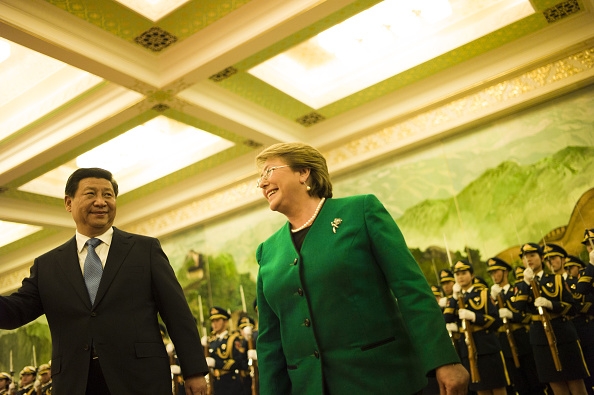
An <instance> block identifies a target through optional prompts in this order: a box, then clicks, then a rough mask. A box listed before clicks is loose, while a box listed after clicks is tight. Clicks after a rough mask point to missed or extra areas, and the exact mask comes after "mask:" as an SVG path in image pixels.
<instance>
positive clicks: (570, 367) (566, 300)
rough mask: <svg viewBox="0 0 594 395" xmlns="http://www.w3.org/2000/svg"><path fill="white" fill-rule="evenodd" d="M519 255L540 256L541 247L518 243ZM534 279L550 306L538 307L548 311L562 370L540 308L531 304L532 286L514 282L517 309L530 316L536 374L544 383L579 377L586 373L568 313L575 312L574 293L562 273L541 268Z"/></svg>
mask: <svg viewBox="0 0 594 395" xmlns="http://www.w3.org/2000/svg"><path fill="white" fill-rule="evenodd" d="M520 250H521V253H520V256H521V257H523V256H524V254H527V253H537V254H539V256H540V257H541V260H542V256H543V255H544V254H543V251H542V248H541V247H540V246H539V245H538V244H536V243H526V244H524V245H522V247H521V249H520ZM534 282H535V283H536V285H537V287H538V290H539V292H540V296H541V297H544V298H546V299H548V300H549V301H550V302H551V304H552V309H547V308H545V307H541V309H542V310H543V311H545V312H546V314H548V315H549V318H550V324H551V328H552V329H553V332H554V334H555V337H556V344H557V349H558V355H559V359H560V361H561V366H562V368H563V369H562V370H561V371H557V369H556V367H555V364H554V359H553V357H552V355H553V354H552V352H551V348H550V345H549V342H548V340H547V336H546V333H545V329H544V325H543V322H544V321H543V317H542V315H540V314H539V308H537V307H536V306H535V305H534V301H535V298H534V295H533V290H532V286H531V285H528V284H527V283H526V282H525V281H522V282H518V283H516V286H517V293H516V303H515V306H516V308H517V309H518V310H519V311H523V312H525V313H526V314H530V315H531V316H532V322H531V324H530V344H531V346H532V351H533V354H534V358H535V362H536V368H537V371H538V377H539V379H540V381H541V382H543V383H550V382H566V381H572V380H581V379H583V378H585V377H587V376H588V370H587V368H586V364H585V362H584V358H583V355H582V351H581V348H580V344H579V340H578V335H577V331H576V329H575V326H574V325H573V322H571V320H570V317H571V316H572V315H573V313H574V311H575V310H574V308H573V295H572V293H571V291H570V289H569V286H567V285H566V283H565V280H564V279H563V276H561V275H554V274H546V273H544V271H542V270H541V271H540V272H539V273H535V278H534Z"/></svg>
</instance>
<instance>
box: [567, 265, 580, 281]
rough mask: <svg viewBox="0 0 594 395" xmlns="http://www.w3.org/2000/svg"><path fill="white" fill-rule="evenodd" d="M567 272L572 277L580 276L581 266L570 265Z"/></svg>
mask: <svg viewBox="0 0 594 395" xmlns="http://www.w3.org/2000/svg"><path fill="white" fill-rule="evenodd" d="M566 270H567V274H569V275H570V276H572V277H576V278H577V277H579V274H580V268H579V267H578V266H569V267H568V268H567V269H566Z"/></svg>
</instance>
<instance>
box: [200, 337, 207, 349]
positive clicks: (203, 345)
mask: <svg viewBox="0 0 594 395" xmlns="http://www.w3.org/2000/svg"><path fill="white" fill-rule="evenodd" d="M200 343H202V347H208V336H202V338H201V339H200Z"/></svg>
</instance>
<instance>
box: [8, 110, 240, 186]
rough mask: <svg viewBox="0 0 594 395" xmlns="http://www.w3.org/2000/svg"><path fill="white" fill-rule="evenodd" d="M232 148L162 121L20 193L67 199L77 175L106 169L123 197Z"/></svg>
mask: <svg viewBox="0 0 594 395" xmlns="http://www.w3.org/2000/svg"><path fill="white" fill-rule="evenodd" d="M233 145H234V143H232V142H231V141H228V140H226V139H223V138H221V137H219V136H216V135H214V134H211V133H208V132H205V131H203V130H200V129H197V128H195V127H193V126H189V125H187V124H184V123H182V122H179V121H176V120H173V119H170V118H167V117H165V116H163V115H160V116H158V117H156V118H153V119H151V120H150V121H148V122H145V123H144V124H142V125H139V126H136V127H134V128H132V129H130V130H129V131H127V132H125V133H123V134H121V135H120V136H118V137H116V138H114V139H112V140H110V141H108V142H106V143H104V144H101V145H100V146H98V147H96V148H94V149H92V150H90V151H88V152H85V153H84V154H82V155H79V156H78V157H77V158H76V159H75V160H72V161H70V162H68V163H66V164H64V165H62V166H60V167H58V168H56V169H54V170H52V171H50V172H48V173H46V174H44V175H42V176H41V177H38V178H36V179H34V180H32V181H30V182H28V183H27V184H24V185H23V186H21V187H20V188H18V189H19V190H21V191H25V192H31V193H36V194H39V195H46V196H53V197H57V198H63V197H64V180H66V179H67V178H68V176H70V174H72V172H74V170H76V169H77V168H80V167H101V168H104V169H107V170H109V171H111V172H112V173H113V175H114V177H115V179H116V180H117V181H118V184H120V185H121V187H120V191H119V193H120V195H123V194H125V193H126V192H129V191H131V190H134V189H136V188H139V187H141V186H143V185H146V184H148V183H150V182H152V181H155V180H157V179H159V178H161V177H164V176H166V175H168V174H171V173H173V172H175V171H177V170H180V169H182V168H184V167H186V166H189V165H191V164H192V163H196V162H199V161H201V160H203V159H205V158H207V157H209V156H212V155H215V154H217V153H219V152H221V151H223V150H225V149H227V148H229V147H231V146H233Z"/></svg>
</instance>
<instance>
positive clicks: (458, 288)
mask: <svg viewBox="0 0 594 395" xmlns="http://www.w3.org/2000/svg"><path fill="white" fill-rule="evenodd" d="M452 291H454V293H453V294H452V298H454V299H456V300H458V298H459V297H460V292H462V287H461V286H460V284H458V283H455V284H454V286H453V287H452Z"/></svg>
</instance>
